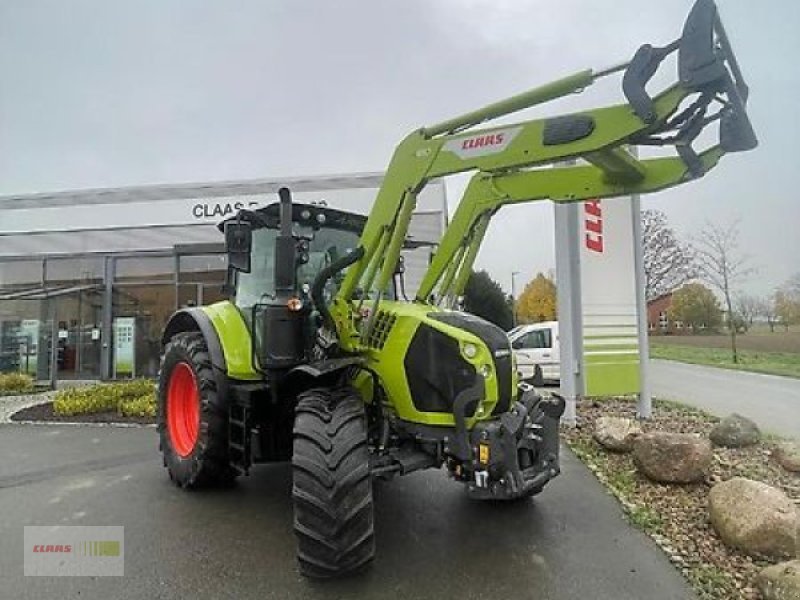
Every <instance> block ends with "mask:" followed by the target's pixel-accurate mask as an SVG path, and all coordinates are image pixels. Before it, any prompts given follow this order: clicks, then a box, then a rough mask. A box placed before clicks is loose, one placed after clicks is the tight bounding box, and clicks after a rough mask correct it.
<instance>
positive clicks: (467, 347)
mask: <svg viewBox="0 0 800 600" xmlns="http://www.w3.org/2000/svg"><path fill="white" fill-rule="evenodd" d="M462 351H463V352H464V356H466V357H467V358H469V359H473V358H475V357H476V356H478V347H477V346H476V345H475V344H472V343H470V342H467V343H466V344H464V347H463V348H462Z"/></svg>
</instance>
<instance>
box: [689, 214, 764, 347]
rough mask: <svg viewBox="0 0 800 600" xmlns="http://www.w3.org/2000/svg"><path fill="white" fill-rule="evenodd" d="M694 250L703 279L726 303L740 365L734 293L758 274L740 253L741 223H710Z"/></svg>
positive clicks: (704, 229) (707, 224) (732, 343)
mask: <svg viewBox="0 0 800 600" xmlns="http://www.w3.org/2000/svg"><path fill="white" fill-rule="evenodd" d="M694 247H695V252H696V254H695V259H696V261H697V268H698V270H699V275H700V277H702V278H703V279H704V280H705V281H706V282H708V283H709V284H710V285H711V286H713V287H714V288H716V290H717V291H718V292H719V293H720V294H722V297H723V299H724V300H725V309H726V311H727V314H726V316H725V320H726V322H727V326H728V331H730V334H731V353H732V355H733V362H734V363H738V362H739V355H738V353H737V351H736V326H735V319H734V312H733V294H734V292H735V290H736V287H737V286H738V284H739V283H741V282H742V280H743V279H744V278H746V277H747V276H748V275H750V274H752V273H753V272H754V271H755V269H753V268H752V267H751V266H750V265H749V264H748V263H749V261H750V258H749V257H748V256H746V255H744V254H741V253H740V252H739V223H738V221H734V222H732V223H730V224H728V225H717V224H715V223H708V222H707V223H706V225H705V227H704V228H703V230H702V231H701V232H700V235H699V236H698V237H697V238H696V239H695V240H694Z"/></svg>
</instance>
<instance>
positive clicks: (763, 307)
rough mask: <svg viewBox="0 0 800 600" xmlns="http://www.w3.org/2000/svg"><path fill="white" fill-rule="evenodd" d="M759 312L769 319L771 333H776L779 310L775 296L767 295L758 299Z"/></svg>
mask: <svg viewBox="0 0 800 600" xmlns="http://www.w3.org/2000/svg"><path fill="white" fill-rule="evenodd" d="M758 314H759V315H760V316H762V317H764V318H765V319H766V320H767V325H769V330H770V333H775V325H777V324H778V311H777V310H776V307H775V297H774V296H767V297H762V298H759V300H758Z"/></svg>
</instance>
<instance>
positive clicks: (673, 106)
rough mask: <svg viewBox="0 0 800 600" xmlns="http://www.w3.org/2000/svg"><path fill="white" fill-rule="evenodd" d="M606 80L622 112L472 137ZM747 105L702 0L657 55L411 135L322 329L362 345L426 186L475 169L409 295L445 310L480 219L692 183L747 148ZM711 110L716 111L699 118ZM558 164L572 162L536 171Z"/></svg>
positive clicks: (714, 17)
mask: <svg viewBox="0 0 800 600" xmlns="http://www.w3.org/2000/svg"><path fill="white" fill-rule="evenodd" d="M673 52H677V53H678V71H679V81H678V83H675V84H674V85H672V86H669V87H667V88H666V89H664V90H663V91H661V92H660V93H658V94H656V95H654V96H652V97H651V96H650V95H649V93H648V92H647V90H646V89H645V86H646V84H647V82H648V81H649V80H650V78H651V77H652V76H653V74H654V73H655V72H656V71H657V70H658V68H659V66H660V64H661V63H662V61H663V60H664V59H665V58H666V57H667V56H668V55H670V54H672V53H673ZM615 73H623V83H622V87H623V91H624V95H625V97H626V100H627V102H626V103H622V104H618V105H612V106H607V107H602V108H596V109H593V110H587V111H582V112H578V113H572V114H566V115H562V116H558V117H548V118H542V119H533V120H528V121H523V122H520V123H517V124H511V125H502V126H499V127H489V128H481V129H473V128H474V127H475V126H477V125H479V124H482V123H485V122H487V121H490V120H492V119H496V118H498V117H502V116H505V115H508V114H511V113H514V112H517V111H520V110H523V109H527V108H530V107H532V106H536V105H538V104H542V103H544V102H548V101H550V100H553V99H557V98H560V97H563V96H565V95H568V94H573V93H579V92H581V91H583V90H584V89H585V88H587V87H588V86H590V85H591V84H592V83H594V82H595V81H597V79H599V78H601V77H606V76H609V75H612V74H615ZM747 95H748V88H747V85H746V83H745V82H744V80H743V78H742V75H741V71H740V69H739V66H738V64H737V62H736V59H735V57H734V55H733V52H732V50H731V48H730V45H729V42H728V37H727V35H726V34H725V31H724V29H723V27H722V23H721V22H720V20H719V17H718V14H717V9H716V6H715V4H714V2H713V0H697V2H696V3H695V5H694V7H693V9H692V11H691V12H690V14H689V17H688V19H687V21H686V25H685V26H684V30H683V34H682V36H681V37H680V38H678V39H677V40H675V41H673V42H671V43H670V44H667V45H666V46H664V47H663V48H655V47H652V46H650V45H644V46H642V47H641V48H639V50H638V51H637V52H636V54H635V55H634V57H633V59H632V60H631V61H630V62H628V63H625V64H622V65H618V66H615V67H611V68H608V69H603V70H599V71H592V70H585V71H581V72H578V73H575V74H573V75H570V76H568V77H565V78H562V79H559V80H557V81H555V82H551V83H549V84H546V85H544V86H541V87H538V88H534V89H532V90H529V91H526V92H523V93H521V94H518V95H516V96H513V97H511V98H508V99H506V100H502V101H500V102H496V103H494V104H490V105H488V106H486V107H484V108H482V109H479V110H475V111H472V112H469V113H466V114H464V115H461V116H459V117H455V118H452V119H448V120H446V121H444V122H442V123H438V124H436V125H432V126H429V127H423V128H422V129H419V130H417V131H414V132H413V133H411V134H410V135H408V136H407V137H406V138H405V139H404V140H403V141H402V142H401V143H400V144H399V145H398V147H397V148H396V150H395V153H394V155H393V157H392V160H391V162H390V164H389V167H388V169H387V172H386V176H385V179H384V181H383V184H382V186H381V188H380V191H379V192H378V195H377V198H376V200H375V203H374V206H373V209H372V212H371V213H370V215H369V218H368V220H367V224H366V226H365V228H364V232H363V234H362V236H361V240H360V245H361V247H362V248H363V255H362V257H361V258H360V259H359V260H357V261H355V262H354V263H353V264H352V266H351V267H350V269H349V271H348V272H347V275H346V277H345V279H344V282H343V284H342V285H341V287H340V289H339V292H338V294H337V296H336V297H335V298H334V301H333V306H332V307H331V315H332V319H333V323H332V325H333V326H334V328H335V329H336V332H337V334H338V337H339V342H340V345H341V347H342V348H343V349H344V350H346V351H350V352H357V351H359V350H360V349H361V348H362V342H363V340H364V339H366V337H367V336H368V335H369V332H370V329H371V327H372V318H371V315H374V314H376V312H377V308H378V305H379V303H380V302H381V296H382V293H383V290H386V289H387V287H388V285H389V284H390V281H391V278H392V276H393V274H394V273H395V269H396V265H397V261H398V257H399V254H400V249H401V247H402V244H403V240H404V239H405V237H406V235H407V233H408V228H409V224H410V221H411V215H412V211H413V209H414V207H415V205H416V198H417V195H418V194H419V193H420V191H421V190H422V189H423V188H424V187H425V185H426V183H427V182H428V181H430V180H431V179H434V178H440V177H445V176H447V175H452V174H455V173H461V172H466V171H477V173H476V175H475V176H474V177H473V178H472V180H471V182H470V184H469V186H468V188H467V190H466V193H465V195H464V198H463V199H462V201H461V203H460V206H459V208H458V210H457V212H456V214H455V216H454V219H453V221H452V223H451V224H450V226H449V227H448V229H447V231H446V232H445V235H444V237H443V238H442V240H441V243H440V245H439V248H438V250H437V251H436V254H435V256H434V259H433V261H432V263H431V265H430V268H429V270H428V272H427V274H426V276H425V278H424V280H423V282H422V285H421V287H420V290H419V292H418V294H417V296H416V301H418V302H423V303H429V302H431V301H434V302H435V303H437V304H441V303H442V302H443V301H444V302H445V303H448V302H450V303H451V302H452V300H453V299H454V297H455V296H457V295H458V294H459V293H461V291H462V290H463V287H464V285H465V283H466V278H467V277H468V274H469V270H470V268H471V265H472V263H473V261H474V260H475V256H476V254H477V251H478V247H479V246H480V242H481V241H482V239H483V236H484V234H485V231H486V228H487V226H488V223H489V220H490V219H491V216H492V215H493V214H494V213H495V212H496V211H497V210H498V209H499V208H501V207H502V206H504V205H506V204H510V203H521V202H532V201H538V200H551V201H554V202H578V201H581V200H586V199H594V198H608V197H613V196H622V195H628V194H632V193H639V194H643V193H649V192H654V191H657V190H661V189H665V188H669V187H673V186H676V185H680V184H682V183H685V182H687V181H689V180H691V179H694V178H697V177H701V176H702V175H704V174H705V173H706V172H707V171H708V170H710V169H711V168H713V167H714V166H716V164H717V163H718V161H719V159H720V158H721V157H722V156H723V155H724V154H725V153H727V152H736V151H743V150H750V149H752V148H754V147H755V146H756V145H757V143H758V142H757V140H756V137H755V134H754V132H753V129H752V127H751V125H750V122H749V120H748V118H747V114H746V111H745V102H746V99H747ZM712 107H717V110H716V112H710V109H711V108H712ZM717 121H719V141H718V143H717V144H716V145H713V146H711V147H709V148H707V149H705V150H703V151H702V152H699V153H698V152H696V151H695V150H694V148H693V147H692V143H693V142H694V141H695V140H696V139H697V138H698V136H699V135H700V133H701V132H702V131H703V130H704V129H705V128H706V127H707V126H708V125H710V124H712V123H715V122H717ZM633 145H653V146H672V147H673V148H674V150H675V154H673V155H672V156H669V157H665V158H652V159H647V160H639V159H637V158H635V157H634V156H633V155H632V154H631V153H630V152H629V151H628V150H627V147H629V146H633ZM579 160H580V161H582V162H580V163H578V161H579ZM565 161H569V162H570V163H572V164H571V165H570V166H563V167H562V168H558V169H550V168H546V167H548V166H551V165H555V164H559V163H562V164H563V163H564V162H565ZM356 297H358V298H360V302H359V303H358V305H355V304H354V299H355V298H356ZM364 303H368V306H367V310H363V305H364Z"/></svg>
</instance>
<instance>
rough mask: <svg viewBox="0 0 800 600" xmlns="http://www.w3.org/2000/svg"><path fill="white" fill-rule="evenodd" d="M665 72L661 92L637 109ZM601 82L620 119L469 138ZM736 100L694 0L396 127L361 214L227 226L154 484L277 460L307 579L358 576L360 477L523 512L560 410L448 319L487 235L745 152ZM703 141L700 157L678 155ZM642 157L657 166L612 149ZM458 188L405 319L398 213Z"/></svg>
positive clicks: (487, 329) (733, 80)
mask: <svg viewBox="0 0 800 600" xmlns="http://www.w3.org/2000/svg"><path fill="white" fill-rule="evenodd" d="M671 54H677V64H678V81H677V83H675V84H674V85H672V86H670V87H668V88H666V89H664V90H663V91H661V92H660V93H657V94H654V95H651V94H650V93H649V91H648V89H647V84H648V82H649V80H650V79H651V78H652V76H653V75H654V73H655V72H656V71H657V70H658V68H659V66H660V65H661V63H662V62H663V61H664V60H665V59H666V58H667V57H668V56H669V55H671ZM617 73H618V74H622V90H623V93H624V96H625V99H626V102H624V103H622V104H618V105H613V106H607V107H602V108H596V109H592V110H586V111H581V112H577V113H572V114H566V115H562V116H558V117H548V118H543V119H534V120H528V121H523V122H520V123H517V124H512V125H502V126H499V127H483V128H477V127H479V126H481V125H482V124H483V123H485V122H487V121H490V120H492V119H495V118H499V117H503V116H505V115H508V114H510V113H513V112H516V111H519V110H522V109H526V108H529V107H532V106H535V105H538V104H541V103H544V102H548V101H550V100H553V99H556V98H560V97H562V96H565V95H567V94H573V93H579V92H581V91H582V90H583V89H584V88H587V87H588V86H590V85H591V84H592V83H593V82H595V81H596V80H597V79H599V78H601V77H606V76H610V75H613V74H617ZM747 95H748V89H747V86H746V84H745V82H744V79H743V77H742V74H741V72H740V70H739V66H738V64H737V62H736V59H735V58H734V55H733V53H732V50H731V48H730V44H729V42H728V38H727V36H726V34H725V31H724V29H723V28H722V24H721V22H720V20H719V17H718V15H717V11H716V6H715V5H714V3H713V2H712V1H711V0H698V1H697V2H696V4H695V5H694V7H693V9H692V11H691V13H690V14H689V17H688V19H687V22H686V25H685V27H684V31H683V34H682V36H681V37H680V38H678V39H677V40H675V41H674V42H671V43H669V44H667V45H666V46H664V47H662V48H658V47H653V46H650V45H644V46H642V47H641V48H640V49H639V50H638V51H637V52H636V54H635V55H634V57H633V59H632V60H631V61H630V62H628V63H626V64H623V65H619V66H617V67H612V68H609V69H605V70H601V71H592V70H587V71H582V72H580V73H576V74H574V75H571V76H569V77H566V78H564V79H560V80H558V81H555V82H552V83H549V84H547V85H545V86H542V87H539V88H536V89H533V90H530V91H528V92H524V93H522V94H519V95H517V96H514V97H512V98H509V99H507V100H504V101H501V102H498V103H495V104H492V105H489V106H487V107H485V108H483V109H480V110H476V111H474V112H471V113H468V114H465V115H462V116H459V117H456V118H453V119H450V120H448V121H445V122H443V123H439V124H437V125H433V126H430V127H424V128H422V129H419V130H417V131H414V132H413V133H411V134H410V135H409V136H408V137H406V138H405V139H404V140H403V141H402V142H401V143H400V144H399V145H398V147H397V149H396V151H395V153H394V156H393V158H392V160H391V163H390V165H389V168H388V170H387V172H386V176H385V179H384V181H383V184H382V186H381V188H380V191H379V193H378V195H377V198H376V199H375V203H374V206H373V207H372V210H371V212H370V214H369V217H368V218H365V217H362V216H360V215H355V214H350V213H345V212H342V211H338V210H334V209H332V208H328V207H325V206H319V205H313V204H311V205H306V204H297V203H293V202H292V200H291V194H290V191H289V190H287V189H281V190H280V192H279V197H280V201H279V202H278V203H275V204H272V205H270V206H267V207H265V208H261V209H258V210H253V211H250V210H242V211H240V212H239V213H238V214H237V215H236V216H235V217H234V218H231V219H228V220H227V221H225V222H224V223H222V224H221V225H220V228H221V230H222V231H223V232H224V235H225V241H226V247H227V252H228V258H229V261H228V264H229V271H228V282H227V284H226V286H227V289H228V292H229V295H230V299H229V300H226V301H223V302H220V303H217V304H213V305H210V306H204V307H197V308H187V309H183V310H180V311H178V312H177V313H176V314H175V315H173V317H172V318H171V320H170V321H169V323H168V324H167V327H166V330H165V332H164V335H163V343H164V346H165V347H164V357H163V363H162V369H161V374H160V382H159V403H160V405H159V431H160V441H161V449H162V452H163V456H164V463H165V465H166V467H167V469H168V472H169V475H170V477H171V478H172V479H173V480H174V481H175V482H176V483H177V484H178V485H179V486H181V487H184V488H197V487H203V486H209V485H224V484H228V483H230V482H232V481H233V479H234V478H236V477H237V476H238V475H241V474H245V473H247V472H248V470H249V469H250V467H251V466H252V465H253V464H254V463H259V462H274V461H290V462H291V465H292V470H293V488H292V499H293V503H294V529H295V532H296V536H297V541H298V559H299V563H300V569H301V571H302V572H303V573H304V574H306V575H309V576H313V577H330V576H337V575H341V574H344V573H348V572H351V571H354V570H356V569H359V568H361V567H363V566H364V565H366V564H367V563H368V562H369V561H370V560H371V559H372V558H373V556H374V553H375V541H374V517H373V500H372V481H373V480H374V479H390V478H392V477H394V476H396V475H406V474H409V473H412V472H414V471H418V470H420V469H427V468H440V467H443V468H444V469H445V470H446V471H447V473H448V474H449V476H450V477H452V478H453V479H454V480H455V481H457V482H460V483H461V484H463V485H464V486H465V488H466V491H467V493H468V494H469V495H470V496H472V497H474V498H476V499H489V500H519V499H524V498H528V497H530V496H532V495H534V494H537V493H538V492H540V491H541V490H542V488H543V487H544V486H545V485H546V484H547V482H548V481H550V480H551V479H552V478H553V477H555V476H556V475H558V473H559V456H558V451H559V444H558V425H559V419H560V417H561V415H562V413H563V410H564V404H563V401H562V400H560V399H559V398H557V397H554V398H542V397H540V396H539V395H538V394H537V393H536V392H535V390H534V389H533V388H532V387H530V386H528V385H526V384H524V383H522V382H518V381H517V374H516V368H515V364H514V357H513V354H512V352H511V348H510V346H509V341H508V338H507V336H506V335H505V333H504V332H503V331H502V330H500V329H499V328H497V327H496V326H494V325H492V324H491V323H488V322H486V321H484V320H482V319H480V318H477V317H475V316H472V315H470V314H467V313H464V312H459V311H458V310H456V308H457V307H458V304H459V297H460V296H461V294H462V293H463V290H464V286H465V283H466V280H467V277H468V275H469V272H470V270H471V267H472V264H473V261H474V259H475V256H476V255H477V252H478V249H479V247H480V243H481V241H482V239H483V237H484V234H485V232H486V229H487V226H488V224H489V221H490V219H491V217H492V216H493V215H494V213H495V212H497V210H499V209H500V208H501V207H502V206H504V205H506V204H511V203H519V202H531V201H537V200H550V201H553V202H579V201H583V200H590V199H597V198H608V197H613V196H620V195H628V194H643V193H648V192H654V191H657V190H661V189H665V188H669V187H672V186H676V185H680V184H682V183H686V182H688V181H691V180H693V179H696V178H698V177H701V176H702V175H704V174H705V173H707V172H708V171H709V170H710V169H712V168H713V167H714V166H716V165H717V163H718V161H719V160H720V158H721V157H722V156H723V155H724V154H726V153H728V152H738V151H743V150H750V149H752V148H754V147H755V146H756V145H757V140H756V137H755V134H754V132H753V129H752V127H751V125H750V122H749V120H748V118H747V114H746V112H745V103H746V100H747ZM712 124H716V125H718V127H717V129H718V141H717V143H716V144H714V145H712V146H710V147H708V148H706V149H703V150H697V149H695V147H694V145H695V144H696V143H697V141H698V137H699V136H700V134H701V133H702V132H703V131H704V130H706V128H707V127H708V126H709V125H712ZM476 128H477V129H476ZM645 145H651V146H660V147H663V148H666V149H667V150H670V149H674V151H673V152H670V153H668V154H665V155H662V156H657V157H654V158H647V159H638V158H636V157H635V156H634V155H633V154H632V153H631V152H630V151H629V150H628V148H629V147H632V146H645ZM564 163H566V164H564ZM555 164H559V167H560V168H549V167H551V166H552V165H555ZM467 171H474V172H475V175H474V176H473V178H472V180H471V182H470V184H469V186H468V187H467V190H466V192H465V195H464V198H463V199H462V201H461V203H460V205H459V207H458V209H457V211H456V213H455V215H454V218H453V220H452V222H451V223H450V225H449V226H448V228H447V230H446V231H445V233H444V235H443V237H442V239H441V240H440V242H439V244H438V247H437V248H436V250H435V254H434V256H433V259H432V261H431V264H430V267H429V269H428V271H427V273H426V275H425V277H424V279H423V281H422V284H421V286H420V288H419V290H418V291H417V293H416V297H415V298H414V299H413V300H411V301H408V300H406V299H404V298H402V297H401V295H400V294H399V293H398V289H399V288H398V286H397V285H396V284H397V282H398V281H399V280H401V279H402V271H403V267H402V260H401V251H402V249H403V248H404V247H408V246H409V245H413V242H412V241H411V240H409V238H408V229H409V222H410V220H411V216H412V212H413V210H414V207H415V203H416V198H417V195H418V194H419V193H420V191H421V190H422V189H423V188H424V186H425V185H426V183H427V182H428V181H430V180H431V179H434V178H440V177H444V176H447V175H450V174H453V173H460V172H467Z"/></svg>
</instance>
